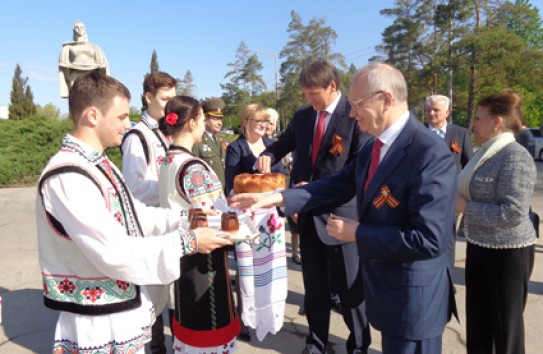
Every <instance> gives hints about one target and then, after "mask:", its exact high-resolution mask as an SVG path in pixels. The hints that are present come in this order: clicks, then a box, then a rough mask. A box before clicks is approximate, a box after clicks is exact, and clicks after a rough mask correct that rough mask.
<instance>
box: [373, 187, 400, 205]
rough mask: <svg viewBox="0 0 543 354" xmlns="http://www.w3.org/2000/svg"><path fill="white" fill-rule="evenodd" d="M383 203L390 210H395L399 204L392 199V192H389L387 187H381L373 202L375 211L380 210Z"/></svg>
mask: <svg viewBox="0 0 543 354" xmlns="http://www.w3.org/2000/svg"><path fill="white" fill-rule="evenodd" d="M385 203H386V204H388V206H389V207H391V208H396V207H397V206H398V205H400V202H399V201H398V200H397V199H396V198H394V196H393V195H392V192H390V188H388V187H387V186H382V187H381V190H380V194H379V196H378V197H377V198H375V200H374V201H373V205H375V207H376V208H377V209H381V207H382V206H383V205H385Z"/></svg>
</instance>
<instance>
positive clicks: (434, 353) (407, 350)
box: [381, 334, 442, 354]
mask: <svg viewBox="0 0 543 354" xmlns="http://www.w3.org/2000/svg"><path fill="white" fill-rule="evenodd" d="M381 343H382V348H383V354H441V351H442V336H437V337H434V338H428V339H423V340H406V339H399V338H395V337H391V336H387V335H385V334H383V335H382V337H381Z"/></svg>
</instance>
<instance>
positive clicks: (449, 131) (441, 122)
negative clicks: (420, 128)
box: [425, 95, 473, 172]
mask: <svg viewBox="0 0 543 354" xmlns="http://www.w3.org/2000/svg"><path fill="white" fill-rule="evenodd" d="M425 106H426V119H427V121H428V125H427V126H428V127H429V128H430V130H431V131H433V132H434V133H436V134H437V135H438V136H440V137H441V138H443V139H444V140H445V143H446V144H447V146H448V147H449V149H451V152H452V153H453V155H454V159H455V160H456V167H457V169H458V172H460V170H461V169H463V168H464V166H466V164H467V163H468V160H469V159H471V156H472V155H473V147H472V146H471V139H470V137H469V131H468V130H467V129H466V128H462V127H459V126H458V125H455V124H452V123H447V117H449V114H450V113H451V111H450V110H449V107H450V100H449V97H447V96H443V95H433V96H428V97H426V102H425Z"/></svg>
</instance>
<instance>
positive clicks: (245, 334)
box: [238, 327, 251, 342]
mask: <svg viewBox="0 0 543 354" xmlns="http://www.w3.org/2000/svg"><path fill="white" fill-rule="evenodd" d="M238 339H239V340H240V341H242V342H250V341H251V333H250V332H249V329H248V328H247V327H245V328H244V329H243V330H241V331H240V332H239V334H238Z"/></svg>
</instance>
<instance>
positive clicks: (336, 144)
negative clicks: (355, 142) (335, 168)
mask: <svg viewBox="0 0 543 354" xmlns="http://www.w3.org/2000/svg"><path fill="white" fill-rule="evenodd" d="M342 140H343V138H342V137H340V136H339V135H337V134H334V137H333V140H332V148H331V149H330V153H331V154H332V155H341V154H343V153H344V152H345V148H344V147H343V145H341V141H342Z"/></svg>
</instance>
